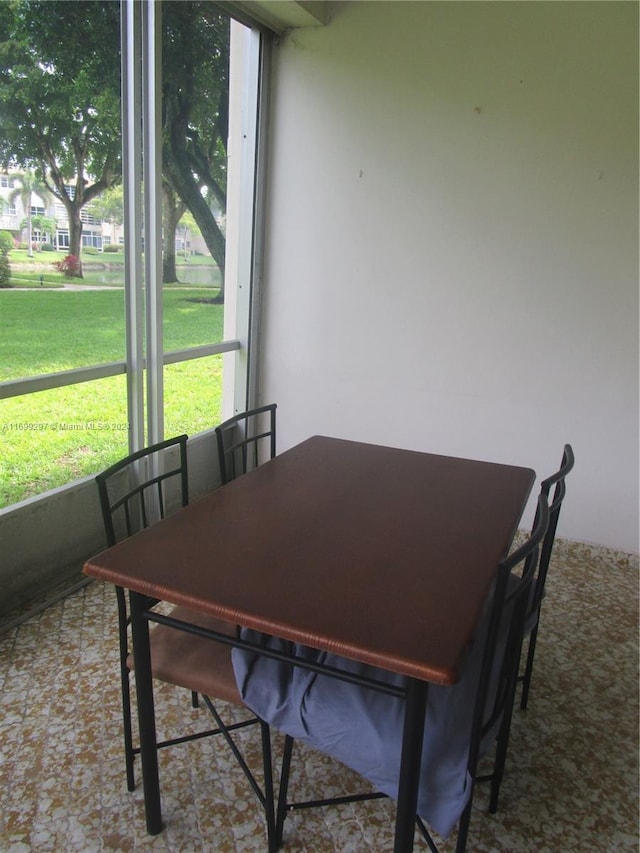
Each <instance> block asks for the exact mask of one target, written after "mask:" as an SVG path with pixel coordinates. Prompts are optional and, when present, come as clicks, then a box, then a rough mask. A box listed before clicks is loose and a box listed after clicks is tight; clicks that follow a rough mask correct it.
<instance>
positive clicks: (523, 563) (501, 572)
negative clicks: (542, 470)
mask: <svg viewBox="0 0 640 853" xmlns="http://www.w3.org/2000/svg"><path fill="white" fill-rule="evenodd" d="M548 526H549V505H548V503H547V498H546V495H544V494H543V493H541V494H540V495H539V496H538V505H537V509H536V516H535V520H534V523H533V529H532V532H531V535H530V537H529V538H528V539H527V541H526V542H525V543H524V544H523V545H521V546H520V547H519V548H517V549H516V550H514V551H513V552H512V553H511V554H509V556H508V557H505V558H504V559H503V560H502V561H501V562H500V563H499V564H498V573H497V577H496V581H495V584H494V585H493V588H492V591H491V594H490V595H491V597H490V599H489V600H488V602H487V604H488V608H489V616H488V621H487V623H486V625H487V627H486V639H485V641H484V643H485V645H484V652H483V659H482V666H481V669H480V676H479V680H478V687H477V693H476V701H475V707H474V714H473V724H472V734H471V746H470V753H469V768H470V771H471V774H472V776H473V775H475V768H476V765H477V761H478V758H479V755H480V750H481V745H482V744H483V742H484V743H486V741H487V738H488V737H489V735H490V734H491V736H493V734H494V733H495V732H496V730H497V727H498V725H499V724H500V722H501V720H502V719H503V717H504V715H505V714H508V715H509V716H510V713H511V708H512V707H513V696H514V692H515V687H516V680H517V676H518V665H519V663H520V653H521V650H522V644H523V639H524V631H525V627H524V626H525V617H526V612H527V604H528V601H529V598H530V594H531V589H532V585H533V584H534V582H535V580H536V573H537V571H538V567H539V556H540V550H541V545H542V542H543V540H544V537H545V534H546V532H547V529H548Z"/></svg>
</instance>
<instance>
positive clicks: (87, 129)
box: [0, 0, 229, 298]
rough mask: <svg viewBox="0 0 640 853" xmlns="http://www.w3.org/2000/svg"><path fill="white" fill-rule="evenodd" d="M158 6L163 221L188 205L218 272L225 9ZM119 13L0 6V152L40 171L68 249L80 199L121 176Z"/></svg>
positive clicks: (77, 228) (64, 6)
mask: <svg viewBox="0 0 640 853" xmlns="http://www.w3.org/2000/svg"><path fill="white" fill-rule="evenodd" d="M162 10H163V40H162V51H163V71H164V73H163V84H162V98H163V100H162V116H163V122H162V126H163V139H162V152H163V180H164V183H165V185H166V186H168V187H169V188H170V190H171V193H170V194H169V195H168V196H166V197H172V198H173V199H174V215H173V216H168V217H167V216H165V221H167V222H172V221H174V220H175V221H176V223H177V220H176V219H175V213H178V219H179V216H180V215H181V206H183V205H186V207H187V208H188V209H189V210H190V211H191V213H192V215H193V217H194V219H195V221H196V223H197V224H198V227H199V229H200V232H201V233H202V236H203V238H204V241H205V243H206V245H207V248H208V249H209V251H210V252H211V255H212V257H213V258H214V260H215V261H216V263H217V264H218V266H219V267H220V271H221V273H222V280H223V281H224V254H225V240H224V235H223V234H222V232H221V231H220V228H219V227H218V225H217V223H216V219H215V216H214V213H213V208H214V207H217V208H218V209H219V210H221V211H222V212H224V211H225V210H226V145H227V131H228V127H227V125H228V95H229V20H228V18H226V17H225V16H223V15H220V14H219V13H217V12H216V10H215V7H214V6H212V4H211V3H209V2H204V1H203V0H185V1H184V2H182V0H179V2H178V0H170V2H164V3H163V6H162ZM119 15H120V4H119V3H117V2H104V0H75V2H66V0H8V2H5V3H4V4H3V14H2V16H0V126H1V127H2V134H1V135H0V162H2V163H3V164H4V165H5V166H7V167H9V165H11V166H13V167H22V168H24V169H34V170H36V171H37V172H38V174H39V175H41V176H42V179H43V181H44V182H45V183H46V185H47V187H48V189H49V191H50V192H51V193H52V194H53V195H54V196H55V197H56V198H57V199H58V200H59V201H60V202H61V203H62V204H63V205H64V206H65V208H66V210H67V214H68V219H69V231H70V234H69V236H70V252H71V254H74V255H76V256H78V257H80V252H81V244H82V222H81V218H80V212H81V210H82V208H83V207H84V206H85V205H86V204H88V203H89V202H92V201H93V200H95V199H97V198H98V197H99V196H100V195H101V194H102V193H104V192H105V191H106V190H108V189H109V188H110V187H113V186H115V185H117V184H118V183H120V181H121V177H122V162H121V146H122V141H121V124H120V122H121V115H120V26H119V23H120V22H119ZM172 240H173V234H171V236H169V234H165V246H166V245H169V243H170V242H172ZM170 266H171V265H169V266H168V267H167V269H170ZM174 268H175V265H174ZM80 274H81V270H80ZM222 296H223V293H221V298H222Z"/></svg>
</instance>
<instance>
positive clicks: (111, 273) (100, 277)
mask: <svg viewBox="0 0 640 853" xmlns="http://www.w3.org/2000/svg"><path fill="white" fill-rule="evenodd" d="M83 266H84V277H85V281H86V282H87V284H88V283H90V282H91V283H93V284H122V283H123V269H122V267H121V266H117V267H112V268H106V269H105V268H103V267H100V268H96V267H92V266H91V265H90V264H87V263H86V262H85V263H84V264H83ZM177 273H178V281H179V282H180V283H181V284H194V285H198V286H203V287H207V286H208V287H219V286H220V270H219V269H218V267H216V266H213V265H211V266H195V265H193V266H190V265H189V264H180V265H178V267H177Z"/></svg>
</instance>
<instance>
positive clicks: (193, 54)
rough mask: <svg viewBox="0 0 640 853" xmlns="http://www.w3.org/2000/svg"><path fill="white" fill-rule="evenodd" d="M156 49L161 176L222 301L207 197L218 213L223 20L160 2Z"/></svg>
mask: <svg viewBox="0 0 640 853" xmlns="http://www.w3.org/2000/svg"><path fill="white" fill-rule="evenodd" d="M162 49H163V64H164V67H165V68H166V69H170V71H171V73H170V74H165V76H164V80H163V101H162V113H163V145H162V157H163V175H164V178H165V180H166V182H167V183H168V184H169V185H170V186H171V188H172V189H173V191H174V192H175V193H177V194H178V196H179V197H180V199H182V201H183V202H184V203H185V204H186V205H187V207H188V209H189V210H190V211H191V213H192V214H193V217H194V219H195V221H196V223H197V225H198V228H199V229H200V232H201V234H202V237H203V239H204V241H205V243H206V245H207V248H208V249H209V251H210V252H211V255H212V257H213V259H214V260H215V262H216V264H217V265H218V267H219V268H220V273H221V279H222V286H221V290H220V294H219V296H218V297H217V299H218V300H219V301H223V299H224V265H225V238H224V235H223V233H222V232H221V230H220V228H219V227H218V224H217V223H216V220H215V216H214V214H213V211H212V205H211V203H210V201H209V199H213V200H215V203H216V206H217V207H219V208H221V209H222V210H223V211H226V155H227V135H228V118H229V19H228V18H227V17H225V16H224V15H220V14H218V13H217V12H216V10H215V6H213V5H212V4H210V3H207V2H194V1H193V0H189V2H181V3H166V4H165V5H164V7H163V46H162ZM166 242H167V241H166V240H165V243H166Z"/></svg>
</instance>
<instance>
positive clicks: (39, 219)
mask: <svg viewBox="0 0 640 853" xmlns="http://www.w3.org/2000/svg"><path fill="white" fill-rule="evenodd" d="M31 226H32V228H33V230H34V231H39V232H40V234H41V235H42V234H48V235H49V245H50V246H51V248H53V242H54V239H53V238H54V237H55V234H56V221H55V219H52V217H50V216H41V215H40V214H37V215H36V216H32V217H31ZM39 242H40V245H39V248H42V243H43V242H45V241H43V240H42V238H41V239H40V241H39Z"/></svg>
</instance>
